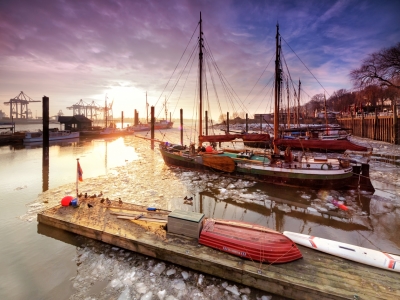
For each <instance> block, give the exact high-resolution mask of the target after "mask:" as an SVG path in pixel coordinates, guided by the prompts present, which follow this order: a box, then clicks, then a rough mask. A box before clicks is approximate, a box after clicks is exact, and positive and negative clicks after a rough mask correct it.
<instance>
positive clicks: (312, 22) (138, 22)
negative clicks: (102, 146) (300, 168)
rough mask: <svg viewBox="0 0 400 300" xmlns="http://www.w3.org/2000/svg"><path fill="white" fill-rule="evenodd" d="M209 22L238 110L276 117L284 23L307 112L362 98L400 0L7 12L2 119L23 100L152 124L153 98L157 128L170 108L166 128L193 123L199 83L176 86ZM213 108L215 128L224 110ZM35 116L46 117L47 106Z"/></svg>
mask: <svg viewBox="0 0 400 300" xmlns="http://www.w3.org/2000/svg"><path fill="white" fill-rule="evenodd" d="M200 12H201V15H202V21H203V22H202V26H203V27H202V31H203V34H204V37H205V42H206V45H207V46H209V48H210V49H211V51H212V55H213V58H214V59H215V62H216V64H217V65H218V69H219V70H220V72H221V73H222V74H223V76H224V78H225V80H226V82H228V84H229V86H231V87H232V89H233V90H234V93H235V95H236V96H235V97H237V98H238V99H240V100H239V101H240V103H242V104H241V105H239V108H237V107H236V109H238V110H245V109H246V112H248V113H250V114H252V113H260V112H268V111H267V110H269V109H270V108H271V104H267V103H268V101H270V100H268V99H267V98H268V97H266V95H268V94H269V93H270V92H268V89H266V88H264V90H262V87H263V86H264V87H265V86H266V85H267V83H268V82H269V80H270V79H269V77H268V76H269V75H271V73H268V72H264V70H265V69H266V68H267V67H268V68H271V66H272V68H273V65H274V63H273V61H274V53H275V34H276V25H277V23H279V30H280V34H281V36H282V52H283V53H284V58H285V63H287V64H288V68H289V69H290V70H291V71H290V76H291V78H292V79H293V81H295V82H298V80H299V79H300V80H301V84H302V85H301V87H302V92H301V95H302V97H301V99H302V102H303V103H305V102H307V101H309V100H310V98H311V97H312V96H313V95H315V94H319V93H326V95H327V97H329V95H331V94H332V93H333V92H334V91H337V90H340V89H346V90H352V89H353V86H352V83H351V81H350V77H349V73H350V71H351V70H352V69H355V68H358V67H359V66H360V65H361V63H362V60H363V59H364V58H366V57H367V56H368V54H371V53H373V52H376V51H379V50H381V49H382V48H388V47H392V46H394V45H395V44H396V43H398V42H400V18H399V12H400V1H398V0H396V1H390V0H389V1H387V0H380V1H374V0H332V1H330V0H326V1H320V0H303V1H288V0H287V1H279V0H265V1H257V0H246V1H240V0H219V1H215V0H168V1H159V0H149V1H145V0H113V1H111V0H110V1H108V0H85V1H73V0H18V1H15V0H1V1H0V110H2V111H3V112H5V113H6V114H7V115H9V110H10V107H9V106H6V105H5V104H4V102H8V101H9V100H10V99H12V98H14V97H16V96H17V95H19V93H20V92H21V91H23V92H24V93H25V94H26V95H27V96H29V97H30V98H31V99H33V100H41V99H42V97H43V96H47V97H49V98H50V116H52V115H55V114H57V113H58V112H59V111H62V112H63V114H64V115H72V110H70V109H68V107H71V106H72V105H73V104H76V103H78V102H79V101H81V100H82V101H83V102H84V103H87V104H90V103H96V104H97V105H99V106H104V105H105V101H106V99H107V105H110V104H111V103H112V110H113V114H114V117H119V116H120V115H121V112H122V111H123V112H124V116H125V117H133V112H134V109H137V110H138V111H139V117H142V118H144V117H145V116H146V93H147V101H148V103H149V105H154V106H155V111H156V116H158V117H163V116H164V115H165V114H164V113H165V111H164V109H163V102H164V101H165V100H166V99H167V108H168V116H169V114H170V113H171V114H172V117H173V118H179V109H183V112H184V116H187V117H189V116H192V115H194V114H195V113H194V112H193V111H194V109H193V108H194V107H195V106H196V105H195V100H194V99H195V98H196V92H195V88H192V90H189V89H186V87H188V86H190V82H192V83H193V82H194V81H195V79H191V77H190V78H189V76H188V75H182V78H183V79H182V80H186V84H181V83H180V84H181V85H178V84H176V85H175V83H174V80H173V79H172V78H173V76H174V75H173V74H175V75H176V74H179V73H178V71H175V73H174V70H175V68H176V67H177V65H178V62H179V60H180V59H181V57H182V55H183V53H184V51H185V48H186V47H188V48H187V49H192V48H191V46H188V45H189V41H190V40H192V41H196V40H197V38H198V29H196V28H197V26H198V23H199V18H200ZM189 51H190V50H187V52H189ZM195 55H197V56H196V57H198V54H195ZM182 61H183V60H182ZM181 64H182V63H181ZM184 64H185V63H183V65H184ZM191 64H195V63H194V62H191V63H190V64H188V65H191ZM194 68H195V67H192V69H194ZM272 71H273V70H272ZM185 74H186V73H185ZM262 74H264V75H266V77H265V79H260V78H262V77H261V75H262ZM268 74H269V75H268ZM209 78H211V77H209ZM212 85H213V82H211V83H209V84H208V86H207V91H208V90H209V89H211V86H212ZM174 86H175V90H174V91H175V92H174V94H177V95H176V96H173V94H172V92H171V90H172V89H173V87H174ZM183 86H184V87H185V88H183ZM257 88H258V89H259V91H260V92H255V91H256V90H257ZM263 91H264V92H263ZM262 93H264V94H265V95H262ZM218 97H219V99H220V101H221V102H223V99H224V97H223V96H222V95H220V94H219V96H218ZM210 101H211V102H210V103H211V104H210V106H209V109H210V110H212V111H213V112H215V113H214V116H213V117H214V118H216V117H218V116H217V115H218V114H219V111H218V110H219V104H217V103H218V102H217V100H215V99H214V100H212V99H211V100H210ZM29 108H30V110H31V111H32V115H33V117H36V116H41V111H42V106H41V103H31V104H29ZM227 109H229V108H227ZM221 111H222V112H223V111H225V110H224V108H222V109H221ZM226 111H227V110H226Z"/></svg>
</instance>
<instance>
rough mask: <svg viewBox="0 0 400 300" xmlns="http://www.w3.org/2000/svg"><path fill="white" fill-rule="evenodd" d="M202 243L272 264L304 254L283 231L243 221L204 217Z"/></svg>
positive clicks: (201, 234)
mask: <svg viewBox="0 0 400 300" xmlns="http://www.w3.org/2000/svg"><path fill="white" fill-rule="evenodd" d="M199 243H200V244H202V245H205V246H209V247H211V248H215V249H218V250H221V251H224V252H227V253H230V254H233V255H236V256H240V257H243V258H247V259H250V260H254V261H259V262H266V263H270V264H280V263H287V262H291V261H294V260H296V259H299V258H302V257H303V256H302V255H301V253H300V251H299V249H298V248H297V247H296V244H295V243H293V242H292V240H291V239H289V238H287V237H286V236H284V235H283V234H281V233H280V232H277V231H274V230H272V229H269V228H267V227H264V226H261V225H256V224H251V223H246V222H240V221H227V220H216V219H206V220H204V221H203V229H202V231H201V233H200V239H199Z"/></svg>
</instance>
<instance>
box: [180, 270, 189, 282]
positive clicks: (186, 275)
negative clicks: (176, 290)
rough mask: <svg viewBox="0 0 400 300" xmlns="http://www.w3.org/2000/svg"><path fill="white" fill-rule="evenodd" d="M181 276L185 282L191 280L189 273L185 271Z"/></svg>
mask: <svg viewBox="0 0 400 300" xmlns="http://www.w3.org/2000/svg"><path fill="white" fill-rule="evenodd" d="M181 274H182V277H183V279H184V280H186V279H188V278H189V273H188V272H186V271H183V272H182V273H181Z"/></svg>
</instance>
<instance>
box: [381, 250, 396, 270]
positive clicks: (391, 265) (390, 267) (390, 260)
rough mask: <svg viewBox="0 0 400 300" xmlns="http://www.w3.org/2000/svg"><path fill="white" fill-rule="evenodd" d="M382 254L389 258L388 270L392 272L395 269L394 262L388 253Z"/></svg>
mask: <svg viewBox="0 0 400 300" xmlns="http://www.w3.org/2000/svg"><path fill="white" fill-rule="evenodd" d="M382 253H383V254H385V255H386V256H387V257H388V258H389V264H388V268H389V269H393V270H394V268H395V267H396V260H395V259H393V257H391V256H390V255H389V254H388V253H385V252H382Z"/></svg>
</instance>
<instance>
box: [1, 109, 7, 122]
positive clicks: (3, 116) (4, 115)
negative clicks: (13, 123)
mask: <svg viewBox="0 0 400 300" xmlns="http://www.w3.org/2000/svg"><path fill="white" fill-rule="evenodd" d="M5 117H6V113H4V112H3V111H2V110H1V109H0V120H1V119H3V118H5Z"/></svg>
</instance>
